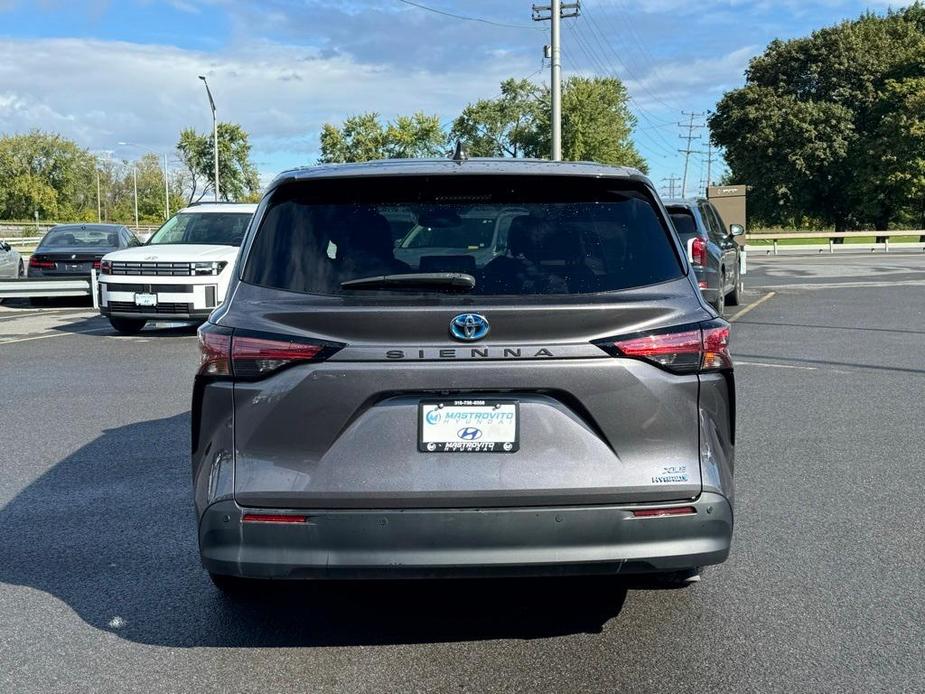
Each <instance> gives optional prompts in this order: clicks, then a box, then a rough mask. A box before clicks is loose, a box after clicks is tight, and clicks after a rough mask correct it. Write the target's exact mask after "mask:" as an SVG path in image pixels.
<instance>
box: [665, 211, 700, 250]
mask: <svg viewBox="0 0 925 694" xmlns="http://www.w3.org/2000/svg"><path fill="white" fill-rule="evenodd" d="M668 214H670V215H671V221H672V222H674V228H675V229H677V230H678V236H680V237H681V241H684V242H686V241H687V240H688V239H691V238H693V237H695V236H697V235H698V231H697V221H696V220H695V219H694V213H693V212H691V211H690V210H689V209H687V208H686V207H669V208H668Z"/></svg>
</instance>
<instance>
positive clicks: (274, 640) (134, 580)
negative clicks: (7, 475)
mask: <svg viewBox="0 0 925 694" xmlns="http://www.w3.org/2000/svg"><path fill="white" fill-rule="evenodd" d="M188 443H189V413H188V412H186V413H183V414H178V415H176V416H173V417H168V418H164V419H158V420H153V421H147V422H139V423H136V424H129V425H126V426H121V427H117V428H114V429H110V430H107V431H105V432H104V433H103V434H102V435H101V436H99V437H98V438H96V439H95V440H93V441H92V442H90V443H88V444H86V445H85V446H83V447H82V448H80V449H78V450H76V451H74V452H73V453H72V454H70V455H68V456H67V457H66V458H64V459H63V460H62V461H61V462H60V463H58V464H57V465H55V466H54V467H53V468H51V469H50V470H49V471H48V472H46V473H45V474H44V475H43V476H42V477H40V478H38V479H37V480H35V481H34V482H33V483H32V484H30V485H29V486H28V487H26V488H25V489H23V490H22V491H21V492H20V493H19V494H18V495H17V496H15V497H14V498H13V499H12V500H11V501H10V502H9V503H8V504H7V505H6V506H5V507H3V508H2V509H0V556H2V557H3V558H4V559H3V561H2V562H0V581H2V582H4V583H8V584H15V585H21V586H29V587H31V588H35V589H38V590H41V591H44V592H46V593H49V594H51V595H53V596H55V597H57V598H59V599H60V600H62V601H64V602H65V603H66V604H67V605H68V606H70V607H71V608H72V609H73V610H74V611H75V612H76V613H77V614H78V615H79V616H80V617H81V619H83V620H84V621H85V622H86V623H87V624H90V625H92V626H94V627H96V628H98V629H101V630H105V631H110V632H113V633H115V634H117V635H119V636H121V637H122V638H125V639H128V640H131V641H136V642H139V643H145V644H156V645H163V646H171V647H195V646H237V647H242V646H243V647H246V646H263V647H291V646H331V645H354V644H395V643H422V642H435V641H436V642H440V641H457V640H479V639H498V638H522V639H532V638H542V637H548V636H557V635H564V634H570V633H579V632H591V633H593V632H598V631H600V630H601V629H602V627H603V625H604V624H605V623H606V622H607V621H608V620H609V619H611V618H613V617H615V616H616V615H618V614H619V613H620V610H621V609H622V606H623V602H624V600H625V597H626V585H625V584H622V583H620V582H617V581H616V580H613V579H609V580H604V579H599V578H595V579H532V580H527V579H508V580H500V579H492V580H452V581H450V580H444V581H395V582H382V581H376V582H354V583H324V582H319V583H270V584H266V585H265V586H261V588H259V589H258V590H257V591H256V592H253V593H252V594H250V595H249V596H248V597H246V598H244V599H234V600H232V599H229V598H226V597H224V596H223V595H222V594H220V593H219V592H218V591H217V590H216V589H214V588H213V587H212V585H211V583H210V582H209V579H208V577H207V575H206V573H205V572H204V571H203V569H202V568H201V566H200V565H199V560H198V554H197V546H196V532H195V517H194V512H193V509H192V503H191V492H190V469H189V457H188V454H187V451H188Z"/></svg>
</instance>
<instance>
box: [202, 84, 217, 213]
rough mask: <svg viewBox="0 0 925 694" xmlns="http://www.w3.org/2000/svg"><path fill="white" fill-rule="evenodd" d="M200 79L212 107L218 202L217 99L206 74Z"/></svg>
mask: <svg viewBox="0 0 925 694" xmlns="http://www.w3.org/2000/svg"><path fill="white" fill-rule="evenodd" d="M199 79H201V80H202V83H203V84H204V85H206V94H208V96H209V106H211V107H212V149H213V150H214V152H215V202H218V196H219V193H218V121H217V120H216V118H215V99H213V98H212V90H211V89H209V83H208V82H207V81H206V78H205V75H199Z"/></svg>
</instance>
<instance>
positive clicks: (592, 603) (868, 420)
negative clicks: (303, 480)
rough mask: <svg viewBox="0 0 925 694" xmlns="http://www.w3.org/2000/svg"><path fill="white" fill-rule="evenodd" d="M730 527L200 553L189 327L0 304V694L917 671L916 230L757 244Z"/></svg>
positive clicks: (921, 305) (744, 686)
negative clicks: (624, 569)
mask: <svg viewBox="0 0 925 694" xmlns="http://www.w3.org/2000/svg"><path fill="white" fill-rule="evenodd" d="M747 287H748V289H747V299H748V304H747V305H745V306H743V307H740V308H732V307H730V309H729V314H730V316H732V317H733V319H734V329H733V344H732V347H733V352H734V355H735V358H736V362H737V383H738V407H739V421H738V432H739V433H738V445H737V462H738V465H737V469H736V476H737V479H736V485H737V500H736V502H737V508H736V531H735V532H736V535H735V539H734V547H733V552H732V555H731V557H730V559H729V561H728V562H727V563H725V564H723V565H721V566H719V567H714V568H711V569H708V570H707V571H706V572H705V573H704V578H703V581H702V582H701V583H700V584H697V585H695V586H693V587H691V588H688V589H683V590H657V589H655V588H654V587H653V586H647V585H638V584H625V583H620V582H617V581H601V580H593V581H592V580H586V579H584V580H555V581H552V580H543V581H529V580H509V581H499V580H493V581H470V582H465V581H462V582H461V581H448V582H401V583H362V584H347V585H344V584H330V585H327V584H325V585H294V586H292V585H287V586H281V587H274V588H273V589H272V590H268V591H267V594H266V595H257V596H254V597H253V598H251V599H249V600H247V601H245V602H242V603H237V604H236V603H231V602H227V601H226V600H225V599H223V598H222V597H221V596H220V595H219V594H217V593H216V592H215V591H214V590H213V589H212V587H211V584H210V583H209V580H208V578H207V576H206V574H205V572H204V571H203V570H202V569H201V568H200V566H199V564H198V557H197V553H196V536H195V529H194V518H193V511H192V505H191V499H190V488H189V487H190V484H189V458H188V448H189V445H188V442H189V436H188V428H189V426H188V424H189V422H188V420H189V400H190V379H191V374H192V372H193V370H194V369H195V365H196V359H197V356H196V341H195V335H194V333H193V331H191V330H189V329H184V328H172V327H168V328H160V327H159V328H154V329H147V330H145V331H144V332H143V333H141V334H140V335H139V336H137V337H131V338H126V337H117V336H116V335H115V334H114V332H113V331H112V330H111V329H110V328H109V327H108V324H107V323H106V322H105V321H103V320H102V319H100V318H99V317H98V316H94V314H93V313H92V311H90V310H88V309H85V308H80V307H66V306H56V307H54V308H50V309H43V310H41V311H35V310H31V309H29V308H26V307H15V306H14V307H13V308H9V307H0V393H2V399H0V473H2V474H0V614H2V615H3V620H2V622H0V692H17V693H18V692H107V691H119V692H130V691H138V692H155V691H164V692H186V691H196V692H210V691H248V692H251V691H253V692H257V691H260V692H266V691H274V692H283V691H399V690H400V691H422V692H423V691H428V692H430V691H454V692H458V691H480V692H487V691H504V692H513V691H537V690H542V691H557V692H565V691H588V690H593V691H599V690H606V691H629V692H656V691H658V692H663V691H670V692H703V691H705V690H711V691H728V692H746V691H755V692H791V691H814V692H815V691H818V692H823V691H824V692H835V691H838V692H873V691H891V692H899V691H903V692H914V691H925V597H923V595H922V588H921V586H922V580H923V576H925V558H923V554H925V553H923V548H925V514H923V513H922V509H923V507H925V491H923V490H925V485H923V483H922V479H923V459H925V456H923V453H922V449H923V443H925V436H923V431H925V428H923V425H922V421H923V420H925V254H921V253H919V254H890V256H884V255H882V254H880V255H871V256H852V257H850V258H847V257H839V256H834V257H825V256H823V257H776V258H773V257H754V258H750V266H749V274H748V279H747Z"/></svg>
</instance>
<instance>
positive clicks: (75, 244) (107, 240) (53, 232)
mask: <svg viewBox="0 0 925 694" xmlns="http://www.w3.org/2000/svg"><path fill="white" fill-rule="evenodd" d="M118 245H119V232H118V231H117V230H116V229H115V228H112V229H106V228H104V229H100V228H99V227H96V228H94V227H82V226H81V227H77V226H75V227H56V228H54V229H50V230H49V231H48V233H47V234H45V237H44V238H43V239H42V248H55V247H61V248H112V247H115V246H118Z"/></svg>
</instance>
